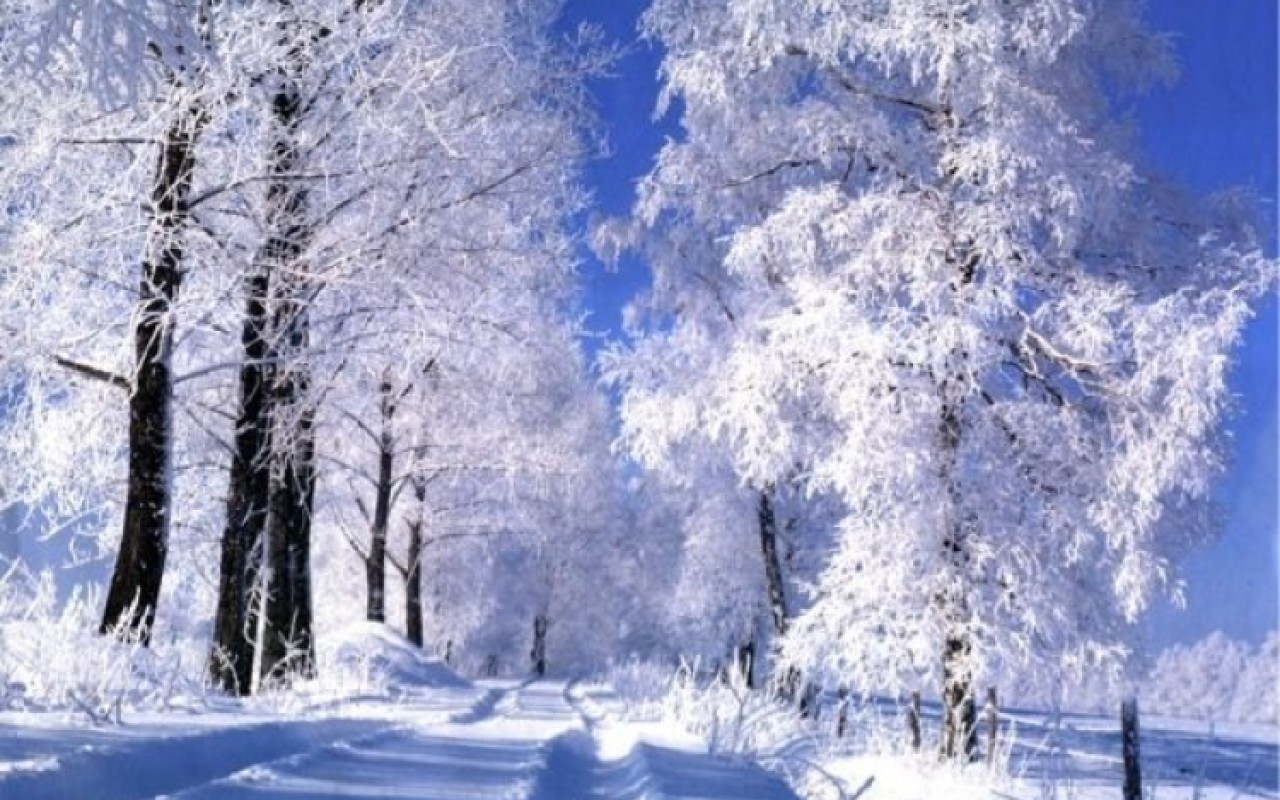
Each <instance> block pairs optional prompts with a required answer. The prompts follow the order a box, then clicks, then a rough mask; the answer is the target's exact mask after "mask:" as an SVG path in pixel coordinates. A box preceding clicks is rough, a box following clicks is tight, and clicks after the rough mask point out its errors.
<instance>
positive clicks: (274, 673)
mask: <svg viewBox="0 0 1280 800" xmlns="http://www.w3.org/2000/svg"><path fill="white" fill-rule="evenodd" d="M295 388H296V391H298V392H303V393H305V392H306V391H307V389H308V387H306V386H305V385H304V386H301V387H295ZM295 388H291V389H289V390H288V391H290V392H292V391H294V390H295ZM286 407H287V406H286ZM289 431H290V433H292V434H294V435H296V436H297V437H298V440H297V441H296V443H294V444H293V445H292V446H290V447H287V448H286V449H285V453H284V454H283V455H280V456H279V457H278V461H279V462H281V463H279V464H278V465H277V468H276V469H277V470H278V474H277V475H276V476H273V478H272V491H271V501H270V513H269V514H268V526H267V542H268V548H267V565H266V567H267V573H268V578H267V591H266V594H265V596H264V600H265V610H264V612H263V613H264V615H265V619H264V626H263V637H262V667H261V669H262V672H261V677H262V679H263V680H282V679H283V680H287V679H288V678H289V677H291V676H299V677H304V678H309V677H312V676H313V675H314V674H315V642H314V638H313V636H312V630H311V621H312V620H311V508H312V503H313V500H314V496H315V467H314V456H315V438H314V420H313V412H312V411H311V410H310V409H309V408H308V409H304V410H303V411H302V419H301V420H300V421H299V422H297V423H290V425H289Z"/></svg>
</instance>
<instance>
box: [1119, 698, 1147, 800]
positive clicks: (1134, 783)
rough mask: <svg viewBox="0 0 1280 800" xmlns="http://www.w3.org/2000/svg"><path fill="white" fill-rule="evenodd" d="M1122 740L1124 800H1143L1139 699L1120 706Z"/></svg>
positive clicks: (1129, 700)
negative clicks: (1139, 744) (1139, 739)
mask: <svg viewBox="0 0 1280 800" xmlns="http://www.w3.org/2000/svg"><path fill="white" fill-rule="evenodd" d="M1120 740H1121V747H1122V748H1123V751H1124V800H1142V764H1141V763H1140V753H1139V749H1138V700H1137V698H1130V699H1128V700H1126V701H1124V702H1122V703H1121V704H1120Z"/></svg>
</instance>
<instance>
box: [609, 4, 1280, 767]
mask: <svg viewBox="0 0 1280 800" xmlns="http://www.w3.org/2000/svg"><path fill="white" fill-rule="evenodd" d="M1138 10H1139V4H1138V3H1136V2H1115V3H1107V4H1105V5H1102V4H1092V3H1086V2H1081V1H1080V0H1047V2H1037V3H1007V2H997V1H996V0H972V1H971V2H953V0H910V1H908V0H892V1H891V2H870V1H869V0H849V2H843V3H838V4H837V3H831V2H826V0H798V1H796V0H785V1H784V0H700V1H699V2H693V3H691V2H685V1H683V0H681V1H677V0H657V2H655V4H654V5H653V7H652V8H651V10H650V11H649V13H648V14H647V16H646V17H645V21H644V26H645V29H646V31H647V32H648V34H649V35H651V36H652V37H653V38H655V39H657V40H659V41H660V42H661V44H662V45H663V46H664V47H665V48H666V51H667V55H666V57H665V60H664V62H663V67H662V76H663V80H664V87H663V97H664V100H663V103H664V105H665V104H666V103H670V102H672V101H676V100H678V101H679V102H680V103H681V104H682V105H683V116H682V121H683V125H684V136H683V137H682V138H681V139H680V140H679V141H673V142H671V143H669V144H668V145H667V146H666V147H665V148H664V149H663V151H662V153H661V155H660V157H659V160H658V164H657V166H656V167H655V168H654V170H653V172H652V173H651V174H650V175H649V176H648V178H647V179H646V181H645V182H644V184H643V186H642V189H641V193H640V199H639V201H638V204H637V207H636V211H635V215H634V218H633V219H632V221H631V222H630V224H629V225H624V226H618V227H619V228H620V229H621V230H614V231H611V233H613V234H614V239H615V240H618V241H619V243H620V244H622V245H623V246H628V245H629V246H635V247H639V248H641V249H642V250H643V251H644V252H645V253H646V254H647V255H648V256H649V258H650V260H651V261H652V263H653V266H654V271H655V279H654V289H653V291H652V292H651V293H650V296H649V297H648V298H647V300H646V301H645V303H644V304H643V305H642V306H640V307H638V308H637V309H636V312H637V315H636V316H637V320H638V325H637V335H638V336H639V341H638V342H637V344H636V345H635V346H634V348H633V349H631V350H629V351H626V352H621V353H617V354H615V355H614V357H613V358H614V362H613V365H612V368H613V369H614V370H615V371H616V372H617V373H618V374H620V375H621V377H622V378H623V379H624V380H625V381H626V383H627V395H626V397H625V399H624V405H623V414H624V436H625V438H626V439H627V441H628V442H629V443H630V445H631V447H632V449H633V450H634V451H635V452H637V453H638V454H640V455H641V456H642V457H646V458H653V457H654V456H655V454H661V453H663V452H666V451H667V450H668V449H669V448H671V447H679V446H682V443H686V442H688V441H690V440H693V439H696V438H698V437H699V436H704V435H705V436H707V437H710V439H711V440H713V441H714V442H715V443H716V444H717V445H718V446H720V447H722V448H725V450H726V451H727V452H728V453H730V454H731V458H732V460H733V463H734V465H735V468H736V471H737V472H738V474H739V476H740V478H741V479H742V480H743V481H745V482H747V483H750V484H753V485H768V484H769V483H771V482H774V481H777V480H779V478H780V477H782V476H784V475H787V474H789V473H796V474H798V475H799V481H800V482H801V483H802V485H804V486H806V487H809V488H810V490H812V491H823V490H827V491H831V492H834V493H835V494H836V495H838V497H839V498H840V500H841V502H842V504H843V509H844V511H843V519H842V521H841V523H840V535H839V541H838V543H837V545H836V546H835V548H834V550H833V552H832V554H831V556H830V559H829V561H828V562H827V564H826V565H825V567H824V569H823V571H822V574H821V576H820V578H819V579H818V581H817V582H816V585H815V586H814V588H813V593H812V602H811V605H810V607H809V608H808V609H807V610H806V611H804V612H803V613H802V614H801V615H800V617H799V618H798V619H797V620H796V621H795V624H794V626H793V627H792V628H791V630H790V631H789V633H788V635H787V637H786V640H785V643H784V647H783V655H784V657H785V659H786V660H787V661H789V662H790V663H792V664H794V665H796V666H797V667H800V668H802V669H804V670H806V671H808V672H810V673H811V674H814V675H816V676H818V677H820V678H821V679H822V680H823V681H825V682H826V683H828V684H829V685H835V684H842V685H848V686H850V687H852V688H854V689H856V690H862V691H872V690H899V689H902V688H907V687H911V688H915V687H917V686H918V685H919V683H920V682H921V681H923V680H926V679H929V680H933V681H937V680H939V679H941V684H935V685H940V687H941V694H942V696H943V697H944V698H945V700H946V707H947V710H948V717H949V721H950V722H951V724H950V725H948V735H947V737H946V738H947V742H946V743H945V744H944V747H945V748H946V749H947V750H948V751H951V752H956V751H958V750H960V749H961V748H962V747H964V746H965V745H966V744H967V743H964V742H961V741H959V739H960V728H961V727H962V726H961V725H960V724H959V723H958V719H959V717H958V715H959V714H960V712H961V709H962V706H963V705H964V704H965V702H966V701H967V700H968V699H969V698H970V697H971V695H972V691H973V687H974V684H975V681H978V680H994V679H996V678H998V677H999V676H1000V675H1001V674H1005V673H1007V672H1008V671H1010V670H1015V669H1021V670H1026V669H1033V670H1041V669H1043V670H1048V671H1051V672H1057V671H1060V670H1064V669H1065V670H1080V669H1085V668H1090V669H1097V668H1103V667H1106V666H1107V665H1113V664H1115V663H1116V662H1117V661H1119V660H1120V659H1121V658H1122V657H1123V656H1124V655H1125V653H1126V641H1127V638H1128V637H1127V634H1128V631H1129V627H1130V625H1131V624H1132V623H1133V622H1134V621H1135V620H1136V619H1137V617H1138V615H1139V614H1140V613H1141V612H1142V611H1143V610H1144V609H1145V608H1146V607H1147V605H1148V603H1149V602H1150V601H1151V599H1152V598H1153V597H1154V596H1155V595H1156V594H1157V593H1158V592H1161V591H1172V592H1175V593H1176V591H1177V586H1178V583H1177V578H1176V576H1175V574H1174V572H1173V567H1174V564H1175V561H1176V559H1177V557H1178V555H1179V553H1180V552H1182V551H1183V550H1184V549H1185V548H1186V547H1187V546H1188V545H1189V544H1190V543H1192V542H1195V541H1198V540H1200V539H1202V538H1203V537H1205V536H1206V535H1207V534H1208V533H1209V530H1210V525H1209V517H1208V514H1207V511H1206V503H1207V495H1208V489H1209V483H1210V480H1211V479H1212V478H1213V476H1214V475H1216V474H1217V472H1218V471H1219V469H1220V466H1221V462H1222V455H1223V454H1222V448H1221V444H1222V443H1221V441H1220V438H1219V422H1220V420H1221V419H1222V416H1223V413H1224V411H1225V410H1226V407H1227V405H1228V403H1229V400H1230V398H1229V396H1228V393H1227V388H1226V382H1225V378H1226V372H1227V369H1228V367H1229V359H1228V353H1229V352H1230V351H1231V348H1232V346H1233V345H1234V343H1235V342H1236V340H1237V338H1238V336H1239V334H1240V330H1241V327H1242V325H1243V324H1244V322H1245V321H1246V320H1247V319H1248V317H1249V315H1250V303H1251V302H1252V301H1253V300H1254V299H1255V298H1257V297H1258V296H1259V294H1260V293H1261V292H1263V291H1265V290H1266V289H1267V288H1268V287H1269V286H1270V285H1271V282H1272V280H1273V277H1274V267H1273V265H1272V264H1271V263H1270V262H1268V261H1267V260H1266V259H1265V258H1264V256H1263V254H1262V252H1261V249H1260V244H1259V241H1258V237H1257V234H1256V233H1255V231H1254V229H1253V227H1252V225H1251V219H1250V215H1249V213H1248V206H1249V204H1248V202H1247V200H1246V199H1242V198H1240V197H1238V196H1234V195H1227V196H1223V197H1218V198H1214V199H1212V200H1210V201H1209V202H1207V203H1203V204H1200V203H1192V202H1190V201H1189V200H1187V199H1186V198H1184V197H1182V196H1181V195H1180V194H1179V193H1178V192H1177V191H1176V190H1175V189H1173V188H1170V187H1168V186H1166V185H1164V184H1163V183H1161V182H1160V180H1159V179H1158V178H1157V177H1155V176H1151V175H1148V174H1146V173H1144V172H1143V171H1142V169H1141V168H1140V166H1139V164H1138V163H1137V162H1136V160H1135V158H1134V155H1133V153H1132V151H1131V147H1130V143H1129V139H1128V132H1127V131H1126V130H1125V129H1124V127H1123V126H1121V125H1119V124H1117V123H1116V122H1114V119H1115V118H1116V117H1117V116H1118V115H1117V114H1116V113H1115V112H1116V110H1117V109H1116V106H1117V99H1116V96H1115V95H1116V93H1115V92H1113V91H1112V90H1111V89H1107V90H1106V91H1104V88H1103V87H1104V86H1106V87H1114V86H1126V87H1128V86H1134V87H1138V86H1141V85H1142V84H1143V83H1145V82H1147V81H1149V80H1151V79H1153V78H1158V77H1161V76H1162V74H1163V73H1164V72H1165V71H1166V70H1167V66H1168V64H1169V59H1168V56H1167V53H1166V51H1165V48H1164V45H1163V42H1162V40H1161V39H1160V38H1159V37H1156V36H1153V35H1151V34H1149V33H1148V32H1146V31H1145V30H1143V28H1142V27H1141V25H1140V23H1139V21H1138V20H1137V13H1138ZM966 738H967V737H966Z"/></svg>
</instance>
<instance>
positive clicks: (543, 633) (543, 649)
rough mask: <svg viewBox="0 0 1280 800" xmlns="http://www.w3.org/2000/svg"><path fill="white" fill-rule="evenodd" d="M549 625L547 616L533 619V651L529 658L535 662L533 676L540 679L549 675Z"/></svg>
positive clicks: (543, 615)
mask: <svg viewBox="0 0 1280 800" xmlns="http://www.w3.org/2000/svg"><path fill="white" fill-rule="evenodd" d="M547 624H548V621H547V616H546V615H545V614H538V615H537V616H535V617H534V618H533V649H532V650H531V651H530V652H529V658H530V660H531V661H532V662H533V674H534V675H537V676H538V677H539V678H541V677H543V676H545V675H546V674H547Z"/></svg>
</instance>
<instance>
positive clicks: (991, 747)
mask: <svg viewBox="0 0 1280 800" xmlns="http://www.w3.org/2000/svg"><path fill="white" fill-rule="evenodd" d="M999 732H1000V710H999V708H998V707H997V705H996V687H994V686H989V687H987V764H988V765H989V766H994V765H995V763H996V743H997V741H998V736H999Z"/></svg>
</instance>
